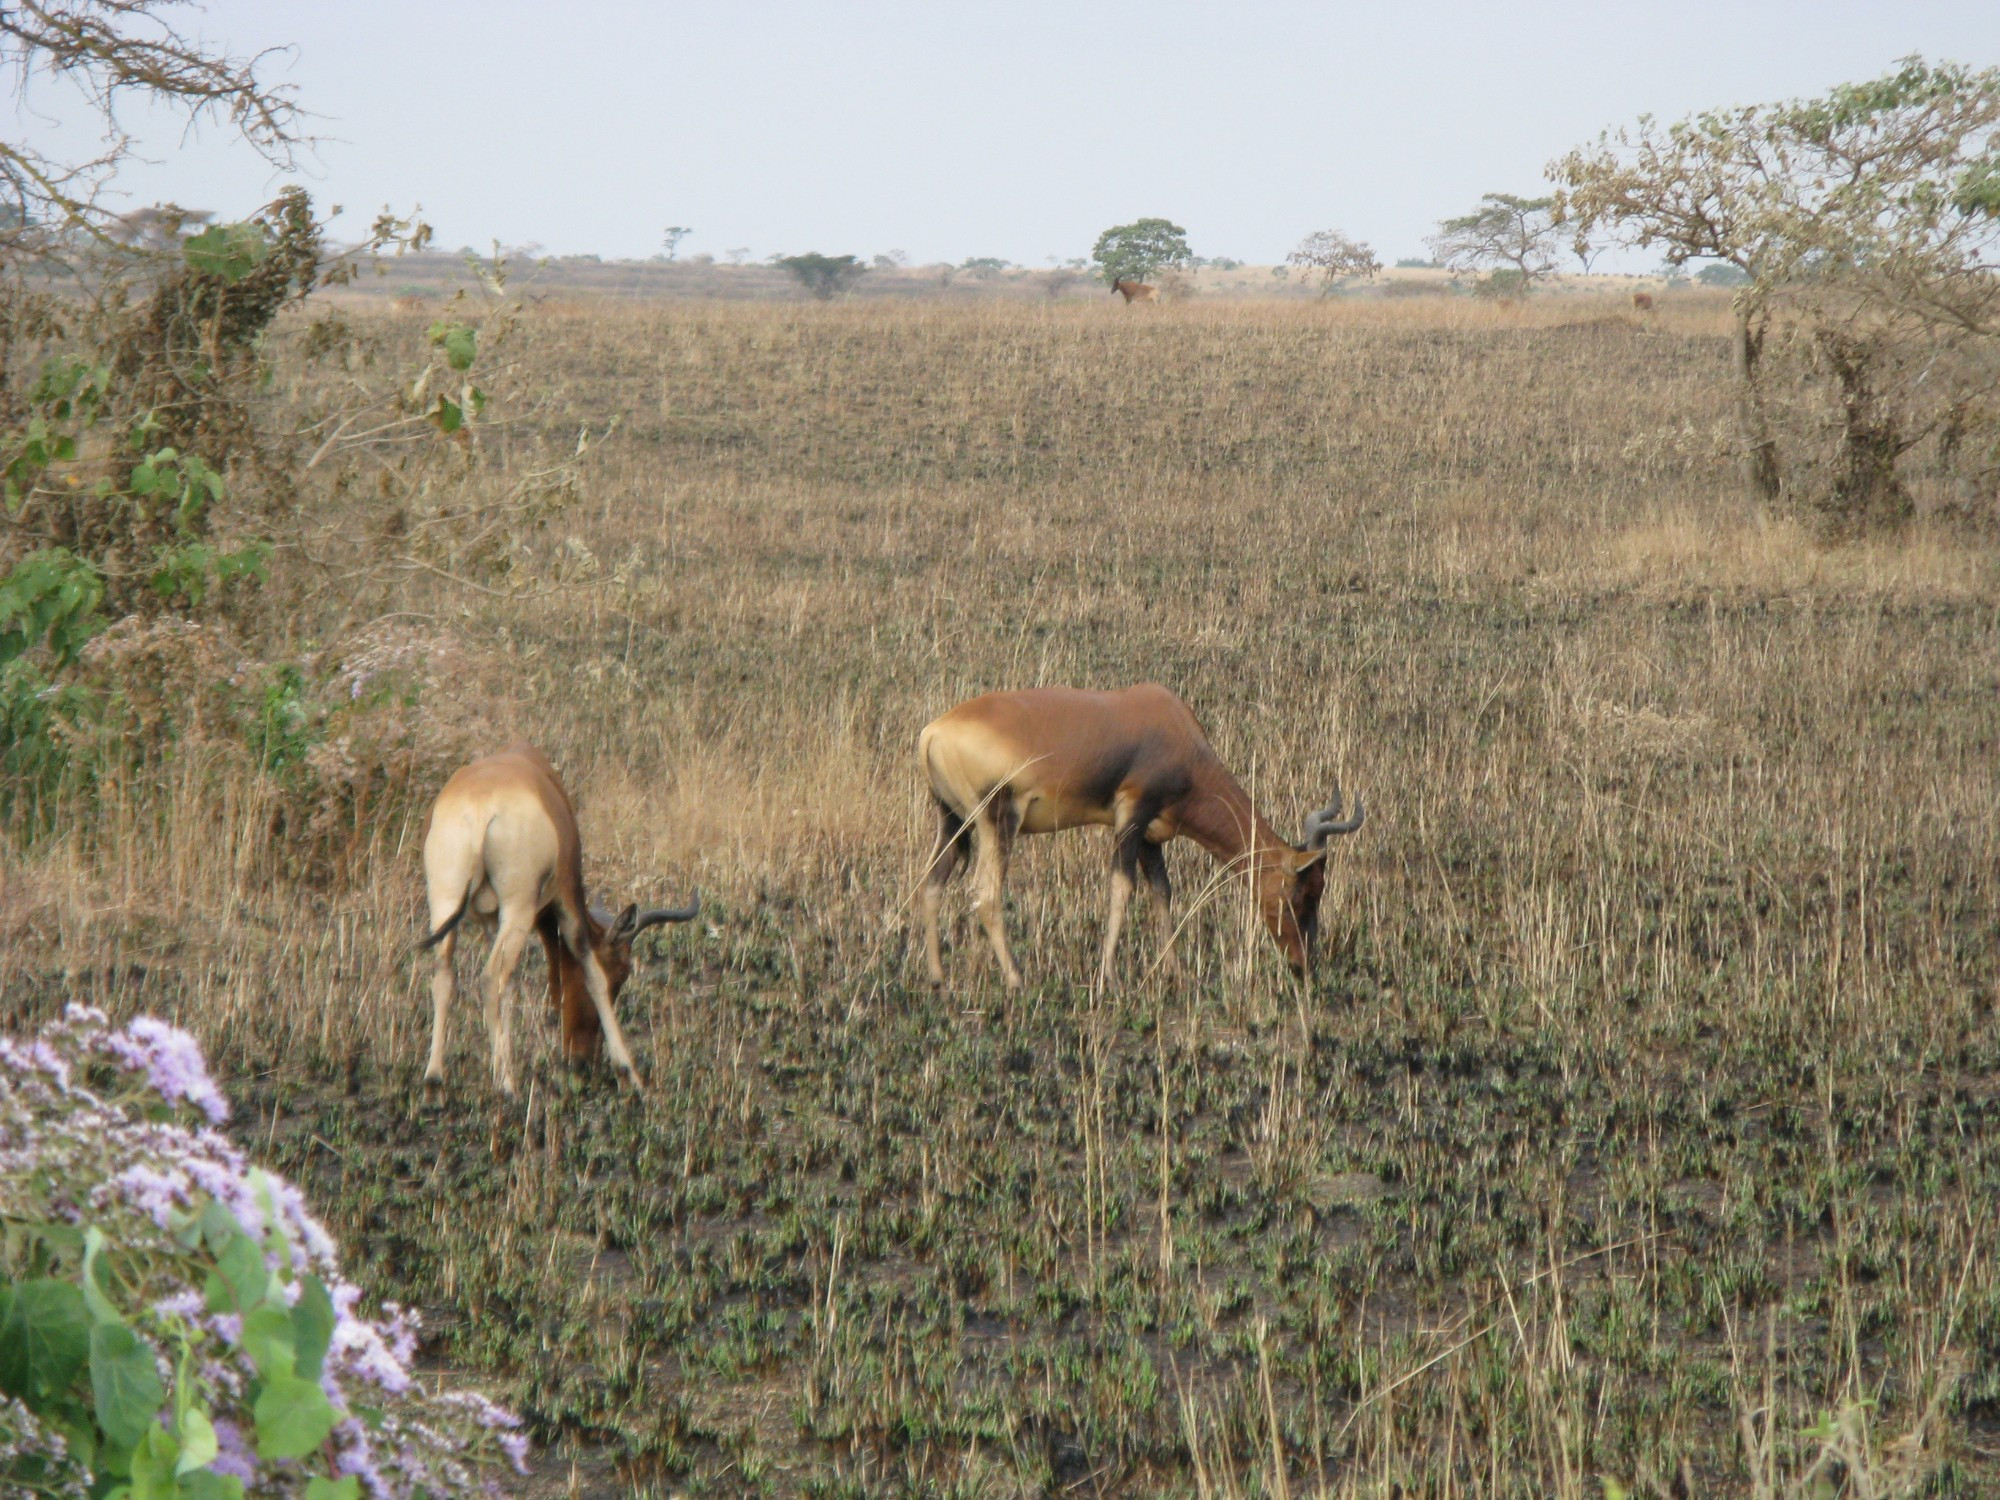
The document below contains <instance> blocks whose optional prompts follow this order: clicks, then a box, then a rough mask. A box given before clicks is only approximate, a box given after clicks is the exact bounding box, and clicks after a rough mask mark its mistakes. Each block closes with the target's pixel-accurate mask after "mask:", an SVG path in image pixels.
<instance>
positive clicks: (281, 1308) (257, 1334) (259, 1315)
mask: <svg viewBox="0 0 2000 1500" xmlns="http://www.w3.org/2000/svg"><path fill="white" fill-rule="evenodd" d="M243 1352H244V1353H245V1354H247V1355H249V1356H250V1363H251V1364H253V1365H255V1366H256V1367H257V1373H258V1374H259V1375H262V1376H263V1377H264V1378H265V1379H266V1380H275V1379H277V1378H279V1377H281V1376H288V1375H290V1374H291V1373H292V1372H293V1370H294V1369H295V1368H296V1363H295V1362H296V1359H297V1355H296V1352H295V1351H294V1348H293V1345H292V1315H291V1313H290V1312H289V1311H288V1310H287V1309H286V1307H285V1305H284V1303H282V1302H278V1303H272V1302H268V1301H267V1302H265V1303H264V1304H263V1305H262V1306H260V1307H256V1308H253V1309H251V1311H249V1312H247V1313H245V1314H244V1315H243ZM301 1373H303V1372H301Z"/></svg>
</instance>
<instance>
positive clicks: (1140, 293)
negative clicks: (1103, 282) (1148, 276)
mask: <svg viewBox="0 0 2000 1500" xmlns="http://www.w3.org/2000/svg"><path fill="white" fill-rule="evenodd" d="M1111 290H1112V291H1114V292H1116V293H1118V295H1119V296H1121V297H1123V298H1124V299H1125V305H1126V306H1127V307H1130V306H1131V305H1132V304H1133V303H1134V302H1157V301H1158V300H1159V297H1160V289H1159V288H1158V287H1156V286H1154V285H1152V284H1151V283H1149V282H1144V281H1127V280H1126V279H1125V278H1124V277H1122V276H1121V277H1119V278H1118V280H1116V281H1114V282H1112V283H1111Z"/></svg>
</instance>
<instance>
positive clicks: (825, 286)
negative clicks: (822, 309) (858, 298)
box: [771, 251, 868, 302]
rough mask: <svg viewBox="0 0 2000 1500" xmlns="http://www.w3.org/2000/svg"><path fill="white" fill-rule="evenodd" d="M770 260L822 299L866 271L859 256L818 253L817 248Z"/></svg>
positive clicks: (829, 298)
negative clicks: (801, 253) (800, 253)
mask: <svg viewBox="0 0 2000 1500" xmlns="http://www.w3.org/2000/svg"><path fill="white" fill-rule="evenodd" d="M771 264H772V265H774V266H776V267H777V268H778V269H779V270H781V271H785V272H788V273H789V274H790V275H791V276H792V277H793V278H794V279H795V280H796V281H797V282H798V284H799V285H800V286H802V287H804V288H805V289H806V290H807V291H809V292H811V293H812V294H813V296H815V297H817V298H819V300H820V301H822V302H828V301H831V300H832V299H833V298H834V297H836V296H837V295H839V294H840V293H841V292H844V291H846V290H848V289H849V288H850V287H852V286H853V285H854V283H855V282H857V281H859V280H860V279H861V278H862V277H863V276H866V275H867V274H868V267H867V266H865V265H863V264H862V263H861V258H860V257H859V256H855V255H821V254H819V253H818V252H817V251H808V252H807V253H806V254H804V255H781V256H778V257H776V258H775V259H773V260H772V262H771Z"/></svg>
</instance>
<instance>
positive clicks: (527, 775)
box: [424, 743, 701, 1094]
mask: <svg viewBox="0 0 2000 1500" xmlns="http://www.w3.org/2000/svg"><path fill="white" fill-rule="evenodd" d="M424 882H425V884H426V886H427V887H428V888H429V896H430V917H431V935H430V936H429V937H428V938H426V939H425V940H424V946H425V947H426V948H430V949H432V950H433V954H432V960H431V1006H432V1015H431V1058H430V1065H429V1066H428V1067H427V1068H425V1069H424V1083H425V1085H426V1086H427V1087H435V1086H436V1085H438V1084H440V1083H442V1082H443V1081H444V1037H445V1017H446V1014H447V1013H448V1012H449V1011H450V1009H451V996H452V963H451V960H452V951H453V949H454V948H455V947H456V946H457V943H458V926H459V923H460V922H462V921H463V920H464V919H465V917H466V915H467V914H468V913H470V914H472V915H473V916H475V917H476V918H478V919H479V920H480V921H482V922H484V923H485V924H487V925H488V926H490V927H492V928H493V929H494V932H493V950H492V952H491V953H490V954H488V956H487V959H486V972H485V975H484V977H483V979H482V984H483V987H484V990H485V1000H486V1030H487V1034H488V1035H489V1036H490V1037H491V1038H492V1043H493V1077H494V1079H495V1081H496V1082H498V1084H499V1085H500V1088H501V1089H502V1091H503V1092H505V1093H508V1094H511V1093H513V1092H514V1051H513V1041H512V1032H511V1027H510V1024H509V1020H508V1010H509V1008H510V1006H511V1002H512V1000H513V990H514V972H515V969H516V968H517V967H518V966H519V964H520V962H521V949H522V948H523V947H524V946H526V944H527V941H528V934H529V933H530V932H531V931H536V932H539V933H540V934H541V939H542V946H543V948H544V949H545V950H546V952H547V954H548V960H549V1004H550V1006H551V1007H552V1008H554V1009H556V1010H559V1011H560V1012H561V1013H562V1032H563V1055H564V1056H565V1057H567V1058H569V1059H571V1060H573V1061H576V1060H581V1059H584V1058H589V1057H594V1056H596V1054H597V1051H598V1046H599V1043H600V1040H601V1041H602V1042H603V1043H605V1044H607V1045H608V1046H609V1049H610V1052H611V1065H612V1066H613V1067H614V1068H616V1069H617V1070H618V1071H619V1073H620V1074H622V1075H623V1076H624V1077H625V1079H626V1080H627V1081H629V1082H630V1083H631V1085H632V1086H633V1088H634V1089H635V1090H636V1089H637V1088H638V1087H639V1076H638V1073H637V1072H636V1070H635V1069H634V1068H633V1066H632V1054H631V1053H630V1052H629V1051H627V1050H626V1047H625V1034H624V1033H623V1032H622V1031H620V1030H619V1029H618V1017H617V1016H616V1015H615V1014H613V1013H612V1009H611V1002H612V1001H613V1000H615V999H616V998H617V997H618V991H619V990H620V988H622V987H623V985H624V983H625V980H626V977H627V976H628V975H629V974H630V973H631V972H632V940H633V939H634V938H636V937H637V936H638V935H639V934H640V933H642V932H644V931H645V930H646V929H647V928H648V927H654V926H657V925H658V924H660V923H662V922H686V921H689V920H691V919H693V918H694V917H695V916H696V915H698V914H699V912H700V910H701V897H700V895H699V894H697V895H696V896H695V899H694V900H693V901H691V902H689V903H688V905H686V906H684V907H679V908H675V909H669V910H661V911H648V912H644V913H642V912H640V910H639V908H638V907H637V906H636V905H633V906H628V907H626V908H625V910H624V911H623V912H622V913H620V914H619V916H618V917H617V918H616V919H615V920H614V919H613V918H612V917H611V915H610V913H608V912H605V911H603V910H601V909H598V908H595V907H592V906H589V905H588V904H586V903H585V901H584V898H583V850H582V846H581V844H580V842H579V840H578V838H577V831H576V811H575V809H574V808H572V807H571V806H570V800H569V796H568V794H567V793H565V792H564V791H563V788H562V783H561V782H560V781H559V780H557V778H556V773H555V770H554V768H553V767H552V766H550V765H549V763H548V761H547V760H545V759H544V758H543V757H542V753H541V752H540V751H539V750H537V749H536V748H535V747H534V746H533V745H529V744H526V743H522V744H517V745H509V746H508V747H507V748H506V749H505V750H502V751H500V752H499V753H497V754H494V755H488V756H485V757H483V758H482V759H480V760H475V761H474V762H472V764H471V765H469V766H464V767H461V768H460V769H459V770H458V771H456V772H454V773H453V774H452V777H451V779H450V780H449V781H447V782H446V783H445V784H444V790H442V791H440V792H439V793H438V795H437V801H435V802H434V803H432V804H431V810H430V813H429V815H428V816H427V817H426V818H425V820H424Z"/></svg>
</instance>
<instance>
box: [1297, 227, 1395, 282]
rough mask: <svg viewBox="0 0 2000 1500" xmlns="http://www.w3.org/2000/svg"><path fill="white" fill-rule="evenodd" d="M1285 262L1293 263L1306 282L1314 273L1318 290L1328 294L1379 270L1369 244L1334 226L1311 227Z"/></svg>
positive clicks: (1372, 276)
mask: <svg viewBox="0 0 2000 1500" xmlns="http://www.w3.org/2000/svg"><path fill="white" fill-rule="evenodd" d="M1285 263H1286V264H1287V265H1290V266H1296V267H1297V268H1298V269H1299V270H1300V271H1301V272H1302V273H1303V276H1304V279H1306V280H1308V281H1310V280H1311V279H1312V278H1313V277H1314V276H1318V277H1319V279H1320V287H1321V289H1322V290H1323V291H1325V292H1329V293H1330V292H1333V291H1335V290H1337V289H1338V288H1340V287H1343V286H1345V285H1346V284H1347V283H1348V282H1350V281H1372V280H1373V279H1374V278H1375V277H1376V276H1377V275H1378V274H1380V272H1381V270H1382V262H1381V261H1379V260H1377V259H1376V258H1375V251H1374V249H1373V247H1372V246H1370V245H1369V244H1368V243H1367V242H1366V241H1364V240H1357V239H1352V238H1350V237H1349V236H1347V235H1346V234H1343V233H1342V232H1341V231H1340V230H1338V229H1316V230H1314V231H1313V232H1312V233H1311V234H1309V235H1307V236H1306V237H1305V238H1304V239H1302V240H1300V241H1299V245H1298V248H1297V249H1296V250H1294V251H1292V253H1291V254H1290V255H1287V256H1286V257H1285Z"/></svg>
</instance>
